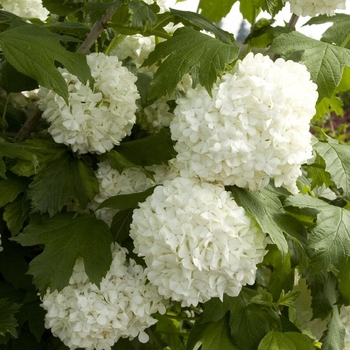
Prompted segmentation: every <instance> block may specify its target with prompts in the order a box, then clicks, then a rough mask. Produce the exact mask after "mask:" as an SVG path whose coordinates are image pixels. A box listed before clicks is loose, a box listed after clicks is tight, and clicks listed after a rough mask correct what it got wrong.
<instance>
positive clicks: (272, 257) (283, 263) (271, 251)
mask: <svg viewBox="0 0 350 350" xmlns="http://www.w3.org/2000/svg"><path fill="white" fill-rule="evenodd" d="M263 264H264V265H268V266H272V272H271V277H270V280H269V285H268V286H267V291H268V292H270V293H271V294H272V296H273V299H274V300H275V301H277V300H278V298H279V297H280V295H281V293H282V291H285V292H286V291H289V290H292V288H293V285H294V269H293V268H292V267H291V261H290V253H287V255H286V256H285V257H284V258H283V257H282V255H281V252H280V251H279V250H278V249H277V248H276V247H275V246H273V245H268V253H267V254H266V256H265V257H264V261H263Z"/></svg>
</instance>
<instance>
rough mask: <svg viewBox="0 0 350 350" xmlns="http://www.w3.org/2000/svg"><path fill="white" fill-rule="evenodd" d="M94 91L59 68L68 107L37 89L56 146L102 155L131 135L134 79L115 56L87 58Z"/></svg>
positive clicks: (91, 55) (57, 97)
mask: <svg viewBox="0 0 350 350" xmlns="http://www.w3.org/2000/svg"><path fill="white" fill-rule="evenodd" d="M87 63H88V65H89V67H90V69H91V75H92V76H93V78H94V79H95V84H94V87H93V89H91V88H90V86H89V84H88V83H87V84H83V83H82V82H80V81H79V80H78V78H77V77H76V76H74V75H72V74H70V73H69V72H68V71H67V70H66V69H61V68H58V69H59V71H60V72H61V74H62V75H63V77H64V79H65V80H66V82H67V85H68V92H69V97H68V101H69V104H68V105H67V104H66V102H65V101H64V99H63V98H62V97H61V96H59V95H58V94H56V93H55V92H54V91H52V90H48V89H46V88H44V87H41V88H40V91H39V96H40V97H41V100H40V101H39V103H38V105H39V108H40V109H41V110H42V111H43V114H42V116H43V118H44V119H46V120H47V121H48V122H49V123H50V124H51V125H50V127H49V129H48V130H49V133H50V134H51V135H52V137H53V139H54V140H55V141H56V142H57V143H64V144H66V145H70V146H71V147H72V149H73V151H74V152H76V151H77V152H79V153H87V152H92V153H99V154H101V153H104V152H106V151H109V150H111V149H112V148H113V147H114V146H115V145H119V143H120V141H121V140H122V139H123V138H124V137H125V136H126V135H130V133H131V129H132V127H133V125H134V124H135V121H136V115H135V112H136V109H137V106H136V100H137V99H138V98H139V94H138V92H137V87H136V85H135V82H136V79H137V78H136V76H135V75H134V74H132V73H131V72H129V70H128V69H127V68H125V67H123V66H122V63H121V62H120V61H118V58H117V57H115V56H106V55H104V54H102V53H92V54H90V55H88V56H87Z"/></svg>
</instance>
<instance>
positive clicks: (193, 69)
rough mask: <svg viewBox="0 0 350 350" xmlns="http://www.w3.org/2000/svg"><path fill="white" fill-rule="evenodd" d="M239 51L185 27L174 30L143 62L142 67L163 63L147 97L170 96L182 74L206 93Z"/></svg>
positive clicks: (150, 85) (232, 46)
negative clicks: (160, 61)
mask: <svg viewBox="0 0 350 350" xmlns="http://www.w3.org/2000/svg"><path fill="white" fill-rule="evenodd" d="M238 53H239V48H238V47H237V46H234V45H228V44H225V43H222V42H221V41H219V40H217V39H215V38H212V37H210V36H209V35H206V34H202V33H200V32H197V31H196V30H194V29H193V28H190V27H184V28H179V29H177V30H176V31H175V33H174V36H173V37H172V38H170V39H169V40H167V41H165V42H162V43H160V44H158V45H157V46H156V48H155V50H154V51H152V52H151V53H150V55H149V56H148V58H147V59H146V60H145V62H144V64H143V65H144V66H151V65H152V64H154V63H156V62H158V61H159V60H163V59H164V62H163V63H162V64H161V65H160V66H159V68H158V70H157V72H156V73H155V75H154V78H153V80H152V81H151V82H150V84H149V95H148V98H150V99H152V98H159V97H161V96H163V95H166V94H168V95H169V96H170V95H171V94H172V93H173V91H174V90H175V88H176V85H177V84H178V83H179V82H180V80H181V79H182V77H183V76H184V74H186V73H191V74H192V75H193V76H194V80H196V76H197V75H198V80H199V83H200V84H201V85H203V86H204V87H205V88H206V89H207V90H208V92H209V93H211V88H212V86H213V84H214V83H215V81H216V79H217V76H218V74H219V73H222V72H224V70H225V67H226V65H227V64H230V63H231V62H232V61H233V60H234V59H236V58H237V57H238Z"/></svg>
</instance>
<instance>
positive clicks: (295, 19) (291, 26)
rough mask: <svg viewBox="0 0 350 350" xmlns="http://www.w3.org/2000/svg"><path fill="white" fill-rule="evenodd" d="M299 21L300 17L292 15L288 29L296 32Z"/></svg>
mask: <svg viewBox="0 0 350 350" xmlns="http://www.w3.org/2000/svg"><path fill="white" fill-rule="evenodd" d="M298 19H299V16H297V15H296V14H294V13H293V14H292V17H291V18H290V20H289V22H288V28H289V29H291V30H295V25H296V24H297V22H298Z"/></svg>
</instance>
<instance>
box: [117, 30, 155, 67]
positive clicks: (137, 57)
mask: <svg viewBox="0 0 350 350" xmlns="http://www.w3.org/2000/svg"><path fill="white" fill-rule="evenodd" d="M155 46H156V41H155V37H154V36H153V35H152V36H143V35H141V34H135V35H128V36H127V37H126V38H125V39H124V40H123V41H122V42H121V43H120V44H119V45H118V46H117V47H116V48H115V49H114V50H113V51H112V55H116V56H117V57H118V58H119V60H124V59H126V58H127V57H130V58H132V59H133V61H134V63H135V64H136V67H137V68H140V66H141V65H142V63H143V62H144V60H145V59H146V58H147V57H148V55H149V54H150V53H151V52H152V51H153V50H154V48H155ZM141 71H142V69H141Z"/></svg>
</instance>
